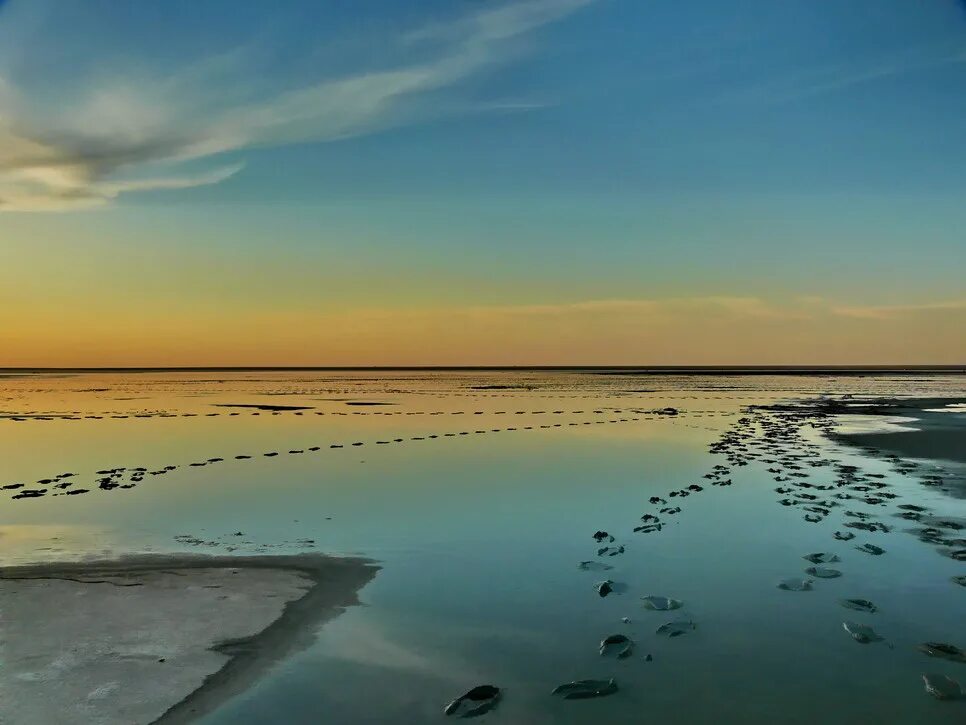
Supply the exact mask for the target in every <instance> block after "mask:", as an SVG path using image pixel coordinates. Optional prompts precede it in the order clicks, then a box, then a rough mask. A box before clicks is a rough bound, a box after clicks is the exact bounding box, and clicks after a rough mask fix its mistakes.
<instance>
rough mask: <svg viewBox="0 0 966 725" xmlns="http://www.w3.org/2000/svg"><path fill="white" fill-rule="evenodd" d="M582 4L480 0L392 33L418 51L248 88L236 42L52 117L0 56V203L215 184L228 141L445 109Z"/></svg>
mask: <svg viewBox="0 0 966 725" xmlns="http://www.w3.org/2000/svg"><path fill="white" fill-rule="evenodd" d="M590 2H593V0H522V1H518V2H512V3H507V4H504V5H499V6H497V7H487V8H486V9H484V10H480V11H477V12H476V13H474V14H471V15H467V16H464V17H460V18H457V19H456V20H453V21H450V22H447V23H436V24H432V25H427V26H424V27H422V28H419V29H416V30H414V31H412V32H410V33H407V34H405V35H404V36H403V37H401V38H399V39H398V40H399V43H400V45H401V46H405V47H409V48H413V47H415V48H416V49H417V50H419V51H420V53H421V56H422V59H421V60H420V61H419V62H408V63H398V64H395V65H390V67H386V68H383V69H379V70H363V71H359V72H356V73H351V72H350V73H347V74H344V75H342V76H340V77H335V78H332V77H324V78H319V79H317V80H315V81H312V80H309V81H307V82H305V83H303V84H302V85H299V86H297V87H294V88H276V89H267V90H266V89H259V92H258V94H257V96H255V97H245V96H242V97H239V96H238V95H229V93H228V91H227V89H231V88H237V87H245V86H246V82H245V81H246V79H245V64H244V62H243V58H240V57H239V56H243V55H244V54H243V53H239V54H227V55H223V56H217V57H213V58H211V59H208V60H207V61H205V62H203V63H202V64H194V65H191V66H189V67H185V68H179V69H176V71H175V72H173V73H172V72H171V69H167V70H166V71H164V75H161V72H159V73H158V74H157V75H156V76H153V77H149V78H143V77H131V78H124V77H121V78H116V77H115V78H113V79H112V80H111V81H110V82H108V83H100V84H98V85H94V86H92V87H89V88H86V89H85V90H84V92H83V93H82V94H81V96H80V98H79V99H78V100H77V101H76V102H73V103H64V104H63V105H62V106H59V107H58V108H57V109H56V112H55V113H53V114H51V112H50V110H51V109H50V107H49V106H46V107H43V106H42V104H40V103H37V102H36V99H35V97H34V96H35V94H34V90H35V89H34V88H31V87H29V86H28V87H22V86H21V87H18V86H17V85H15V84H14V82H13V81H12V80H10V79H9V78H8V77H5V74H4V68H3V67H0V210H51V209H73V208H78V207H90V206H97V205H103V204H105V203H108V202H110V201H112V200H113V199H115V198H117V197H118V196H120V195H122V194H126V193H130V192H135V191H149V190H158V189H180V188H189V187H194V186H204V185H209V184H216V183H219V182H221V181H223V180H225V179H227V178H229V177H231V176H232V175H234V174H236V173H238V171H239V170H240V169H241V168H242V163H243V162H242V161H239V160H237V159H235V158H232V160H231V163H228V162H225V161H220V160H219V159H218V158H217V157H219V156H222V155H226V154H229V153H231V152H236V153H237V152H239V151H242V150H244V149H248V148H253V147H258V146H279V145H285V144H291V143H299V142H306V141H314V142H326V141H336V140H339V139H345V138H350V137H354V136H359V135H363V134H370V133H375V132H378V131H380V130H384V129H386V128H389V127H392V126H396V125H400V124H405V123H412V122H414V121H416V120H419V119H423V118H426V117H428V116H432V115H434V114H437V113H441V112H443V110H444V109H445V107H446V106H445V104H442V103H439V102H438V100H437V99H434V94H436V93H437V92H439V91H442V90H444V89H447V88H450V87H453V86H455V85H456V84H458V83H459V82H460V81H462V80H464V79H467V78H469V77H470V76H472V75H474V74H477V73H480V72H483V71H485V70H486V69H488V68H490V67H492V66H494V65H496V64H498V63H501V62H504V61H505V60H507V59H509V58H511V57H513V56H514V53H515V51H516V43H515V41H516V40H517V39H519V38H521V37H522V36H525V35H527V34H529V33H532V32H533V31H535V30H537V29H538V28H540V27H542V26H544V25H547V24H549V23H552V22H555V21H557V20H560V19H562V18H564V17H566V16H567V15H569V14H571V13H573V12H574V11H576V10H578V9H579V8H581V7H582V6H585V5H587V4H589V3H590ZM37 52H40V51H37ZM207 76H210V79H209V83H208V84H206V83H205V82H204V79H205V78H206V77H207ZM531 105H532V106H533V107H539V104H528V103H527V102H526V101H518V100H514V101H509V102H505V103H501V102H495V103H494V102H484V103H481V104H478V105H476V106H471V107H473V108H475V109H476V110H493V109H499V110H508V109H512V110H525V109H527V108H528V107H531ZM199 167H201V168H200V170H199Z"/></svg>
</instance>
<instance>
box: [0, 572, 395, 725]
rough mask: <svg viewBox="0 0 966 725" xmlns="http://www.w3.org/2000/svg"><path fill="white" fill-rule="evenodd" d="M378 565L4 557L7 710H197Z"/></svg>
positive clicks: (350, 597) (2, 676) (19, 716)
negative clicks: (28, 561) (14, 561)
mask: <svg viewBox="0 0 966 725" xmlns="http://www.w3.org/2000/svg"><path fill="white" fill-rule="evenodd" d="M377 570H378V567H377V566H375V565H374V564H373V563H372V562H369V561H368V560H364V559H354V558H334V557H327V556H322V555H318V554H298V555H292V556H239V557H232V556H204V555H188V554H150V555H132V556H125V557H121V558H118V559H115V560H108V561H91V562H70V563H45V564H33V565H25V566H11V567H4V568H2V569H0V595H2V599H3V601H4V620H5V632H4V641H3V643H2V655H3V664H4V667H3V671H2V673H0V721H2V722H11V723H12V722H16V723H23V724H25V725H29V724H30V723H44V724H45V725H48V724H49V725H56V724H59V723H68V722H71V723H73V722H85V721H87V722H101V723H114V722H116V723H152V722H153V723H163V724H164V725H171V724H173V723H185V722H192V721H194V720H196V719H197V718H199V717H201V716H202V715H204V714H206V713H209V712H211V711H213V710H214V709H215V708H217V707H218V706H219V705H221V704H222V703H223V702H225V701H226V700H228V699H229V698H231V697H232V696H234V695H236V694H238V693H240V692H242V691H243V690H244V689H245V688H247V687H248V686H249V685H251V684H252V683H253V682H255V681H256V680H257V679H258V677H259V676H260V675H261V674H262V673H263V672H264V671H265V670H266V668H267V667H269V666H270V665H271V664H272V663H274V662H276V661H278V660H280V659H282V658H284V657H285V656H287V655H289V654H291V653H293V652H295V651H297V650H299V649H301V648H303V647H305V646H307V645H308V644H311V642H312V641H314V636H315V629H316V627H317V626H318V625H319V624H321V623H322V622H324V621H326V620H328V619H331V618H333V617H335V616H337V615H338V614H340V613H341V612H343V611H344V610H345V609H346V608H347V607H350V606H352V605H355V604H358V599H357V594H358V591H359V590H360V589H361V588H362V587H363V586H365V585H366V584H367V583H368V582H369V581H370V580H371V579H372V578H373V577H374V576H375V574H376V572H377Z"/></svg>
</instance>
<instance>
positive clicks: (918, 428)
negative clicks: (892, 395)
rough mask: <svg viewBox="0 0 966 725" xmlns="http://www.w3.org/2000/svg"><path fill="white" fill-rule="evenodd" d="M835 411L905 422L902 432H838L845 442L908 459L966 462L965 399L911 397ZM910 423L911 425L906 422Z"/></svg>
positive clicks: (872, 402) (874, 402)
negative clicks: (884, 417) (890, 418)
mask: <svg viewBox="0 0 966 725" xmlns="http://www.w3.org/2000/svg"><path fill="white" fill-rule="evenodd" d="M853 405H854V407H850V408H842V407H841V406H839V407H838V408H837V409H836V410H835V411H834V412H837V413H843V412H848V413H858V414H863V415H872V416H876V415H878V416H887V417H889V416H894V417H897V418H901V419H902V420H903V422H902V424H901V428H904V429H900V430H895V431H888V432H866V433H849V432H837V433H835V434H834V435H833V438H834V439H836V440H838V441H839V442H842V443H847V444H850V445H854V446H859V447H867V448H875V449H877V450H879V451H883V452H886V453H892V454H895V455H898V456H903V457H908V458H929V459H936V460H945V461H954V462H957V463H966V399H963V398H911V399H904V400H873V401H869V402H868V404H866V405H861V404H858V405H855V404H853ZM907 421H908V422H907Z"/></svg>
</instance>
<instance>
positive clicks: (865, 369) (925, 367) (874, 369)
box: [0, 363, 966, 374]
mask: <svg viewBox="0 0 966 725" xmlns="http://www.w3.org/2000/svg"><path fill="white" fill-rule="evenodd" d="M298 371H306V372H326V371H328V372H389V371H411V372H415V371H427V372H445V371H467V372H472V371H479V372H487V371H490V372H514V371H516V372H526V371H560V372H563V371H575V372H582V371H587V372H609V371H613V372H616V373H628V372H635V373H638V374H649V373H650V374H661V373H679V374H687V373H696V374H702V373H721V374H726V373H731V374H735V373H738V374H741V373H745V374H763V373H765V374H767V373H784V374H807V373H826V372H827V373H843V374H862V373H893V374H903V373H921V372H936V373H961V374H962V373H966V363H964V364H952V365H951V364H938V365H933V364H920V365H881V364H874V365H835V364H832V365H197V366H195V365H190V366H183V365H176V366H164V365H158V366H85V367H57V366H37V367H28V366H17V367H0V374H4V373H47V372H75V373H85V372H89V373H104V372H129V373H145V372H172V373H176V372H298Z"/></svg>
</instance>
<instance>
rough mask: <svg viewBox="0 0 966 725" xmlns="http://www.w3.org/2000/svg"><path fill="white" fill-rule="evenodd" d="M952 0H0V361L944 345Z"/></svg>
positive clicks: (958, 199)
mask: <svg viewBox="0 0 966 725" xmlns="http://www.w3.org/2000/svg"><path fill="white" fill-rule="evenodd" d="M964 130H966V7H964V3H962V2H958V1H956V0H934V1H932V2H922V0H850V1H849V2H815V1H814V0H754V1H753V0H746V1H744V2H727V3H725V2H720V1H719V0H693V1H692V2H680V1H679V0H651V1H648V2H644V1H642V0H518V1H516V2H512V1H511V2H504V1H502V0H492V1H491V0H413V1H412V2H397V1H396V0H359V1H358V2H341V1H336V0H327V1H324V0H319V1H310V0H302V1H300V2H295V1H290V2H273V3H271V4H269V3H239V2H235V1H228V0H224V1H220V0H185V1H176V0H167V1H166V2H122V0H111V1H107V0H6V1H4V0H0V366H98V365H105V366H111V365H134V366H137V365H246V364H251V365H369V364H371V365H392V364H406V365H414V364H437V365H444V364H745V363H758V364H811V363H827V364H833V363H839V364H872V363H882V364H911V363H953V364H958V363H966V193H964V192H966V133H964Z"/></svg>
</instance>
